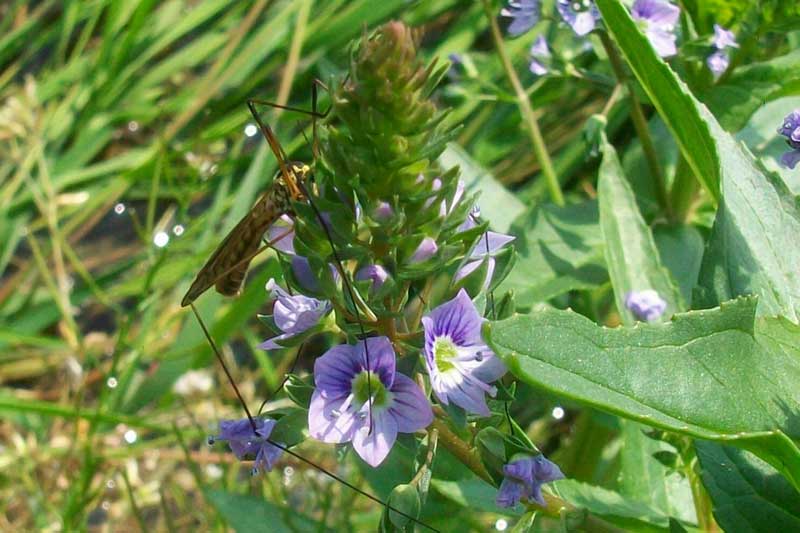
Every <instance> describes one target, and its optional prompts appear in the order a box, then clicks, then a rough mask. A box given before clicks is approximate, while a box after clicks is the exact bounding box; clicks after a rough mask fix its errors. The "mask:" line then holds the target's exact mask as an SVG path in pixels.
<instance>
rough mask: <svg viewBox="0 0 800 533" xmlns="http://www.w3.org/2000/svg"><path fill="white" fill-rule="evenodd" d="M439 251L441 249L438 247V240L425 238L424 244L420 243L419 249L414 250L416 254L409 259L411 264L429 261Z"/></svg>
mask: <svg viewBox="0 0 800 533" xmlns="http://www.w3.org/2000/svg"><path fill="white" fill-rule="evenodd" d="M438 250H439V247H438V246H437V245H436V240H435V239H433V238H432V237H425V238H424V239H422V242H421V243H419V246H417V249H416V250H414V253H413V254H412V255H411V257H410V258H409V259H408V262H409V263H412V264H413V263H421V262H423V261H427V260H428V259H430V258H431V257H433V256H434V255H436V252H437V251H438Z"/></svg>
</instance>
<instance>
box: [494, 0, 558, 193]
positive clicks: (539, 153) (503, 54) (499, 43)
mask: <svg viewBox="0 0 800 533" xmlns="http://www.w3.org/2000/svg"><path fill="white" fill-rule="evenodd" d="M483 9H484V11H485V12H486V17H487V18H488V19H489V27H490V28H491V30H492V39H493V40H494V45H495V48H497V54H498V55H499V56H500V61H501V62H502V63H503V69H504V70H505V71H506V76H507V77H508V81H510V82H511V86H512V87H513V88H514V93H515V94H516V97H517V104H518V105H519V110H520V112H521V113H522V118H523V120H524V121H525V122H526V123H527V124H528V133H529V134H530V136H531V144H532V145H533V153H534V155H536V159H537V161H539V164H540V165H541V167H542V174H544V178H545V181H546V182H547V188H548V189H549V191H550V198H551V199H552V200H553V203H555V204H556V205H564V194H563V193H562V192H561V185H560V184H559V183H558V178H557V177H556V171H555V169H554V167H553V162H552V160H551V159H550V155H549V154H548V153H547V147H546V146H545V144H544V137H542V131H541V130H540V129H539V122H538V121H537V120H536V115H534V113H533V108H532V107H531V102H530V99H529V98H528V95H527V94H526V93H525V90H524V89H523V88H522V84H521V83H520V81H519V78H518V77H517V73H516V72H515V71H514V65H512V64H511V59H509V57H508V52H507V51H506V48H505V44H504V43H503V36H502V34H501V33H500V27H499V26H498V25H497V19H496V18H495V16H494V13H493V12H492V7H491V5H490V3H489V0H483Z"/></svg>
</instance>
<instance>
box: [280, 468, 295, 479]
mask: <svg viewBox="0 0 800 533" xmlns="http://www.w3.org/2000/svg"><path fill="white" fill-rule="evenodd" d="M283 475H284V476H286V477H292V476H293V475H294V468H292V467H291V466H287V467H285V468H284V469H283Z"/></svg>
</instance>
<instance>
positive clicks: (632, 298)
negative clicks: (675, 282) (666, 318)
mask: <svg viewBox="0 0 800 533" xmlns="http://www.w3.org/2000/svg"><path fill="white" fill-rule="evenodd" d="M625 307H627V308H628V310H629V311H630V312H631V313H633V314H634V315H635V316H636V318H637V319H639V320H646V321H647V322H652V321H653V320H657V319H658V318H660V317H661V315H662V314H664V311H665V310H666V309H667V302H666V301H665V300H664V299H663V298H661V296H659V295H658V293H657V292H656V291H654V290H653V289H646V290H643V291H631V292H629V293H628V294H627V295H626V296H625Z"/></svg>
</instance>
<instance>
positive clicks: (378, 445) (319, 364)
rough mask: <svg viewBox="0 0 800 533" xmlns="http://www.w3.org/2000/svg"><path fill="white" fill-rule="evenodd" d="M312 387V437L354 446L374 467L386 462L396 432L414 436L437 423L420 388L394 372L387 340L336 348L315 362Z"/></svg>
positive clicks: (309, 410)
mask: <svg viewBox="0 0 800 533" xmlns="http://www.w3.org/2000/svg"><path fill="white" fill-rule="evenodd" d="M366 343H369V372H367V354H366V353H365V346H366ZM314 382H315V384H316V387H317V388H316V389H315V390H314V394H313V395H312V396H311V404H310V405H309V409H308V429H309V432H310V433H311V436H312V437H314V438H315V439H318V440H321V441H323V442H328V443H337V444H338V443H343V442H351V441H352V443H353V449H355V451H356V453H358V455H359V456H360V457H361V458H362V459H364V461H366V462H367V463H368V464H369V465H371V466H378V465H379V464H381V462H382V461H383V460H384V459H385V458H386V456H387V455H388V454H389V450H391V449H392V445H393V444H394V441H395V439H396V438H397V433H398V432H400V433H413V432H415V431H417V430H419V429H423V428H425V427H427V426H428V425H429V424H430V423H431V422H432V421H433V410H432V409H431V405H430V403H429V402H428V399H427V398H426V397H425V394H424V393H423V392H422V390H421V389H420V388H419V386H417V384H416V383H414V381H413V380H412V379H411V378H409V377H407V376H405V375H403V374H400V373H399V372H396V371H395V353H394V348H392V343H391V342H389V339H388V338H387V337H370V338H368V339H366V340H363V341H360V342H359V343H358V344H356V345H355V346H352V345H349V344H340V345H339V346H334V347H333V348H331V349H330V350H328V351H327V352H325V353H324V354H323V355H322V356H321V357H319V358H317V360H316V361H315V362H314ZM370 393H371V395H372V396H371V400H372V401H370V402H368V399H369V397H370ZM370 405H371V407H370ZM370 414H371V416H370ZM370 418H371V419H372V420H371V421H370Z"/></svg>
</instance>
